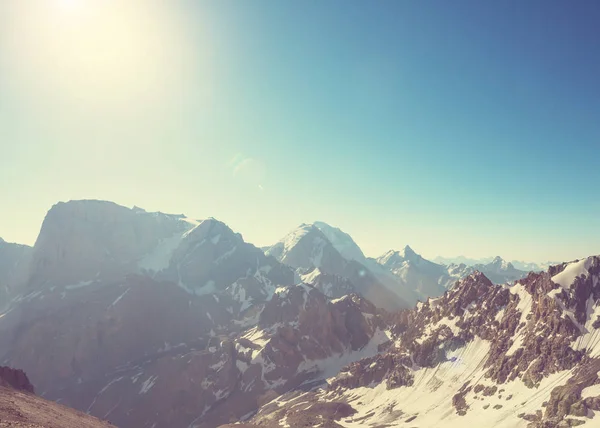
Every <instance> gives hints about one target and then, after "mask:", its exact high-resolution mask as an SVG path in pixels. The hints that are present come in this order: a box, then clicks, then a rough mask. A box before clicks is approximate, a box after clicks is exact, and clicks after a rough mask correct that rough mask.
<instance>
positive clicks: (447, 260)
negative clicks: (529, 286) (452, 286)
mask: <svg viewBox="0 0 600 428" xmlns="http://www.w3.org/2000/svg"><path fill="white" fill-rule="evenodd" d="M433 261H434V262H436V263H439V264H443V265H447V266H448V265H461V264H464V265H466V266H475V265H488V264H490V263H492V262H493V261H494V257H484V258H481V259H473V258H469V257H465V256H458V257H440V256H438V257H436V258H435V259H433ZM510 263H511V264H512V265H513V266H514V267H515V268H516V269H518V270H522V271H525V272H541V271H544V270H547V269H548V267H550V266H554V265H557V264H560V262H545V263H534V262H524V261H520V260H511V261H510Z"/></svg>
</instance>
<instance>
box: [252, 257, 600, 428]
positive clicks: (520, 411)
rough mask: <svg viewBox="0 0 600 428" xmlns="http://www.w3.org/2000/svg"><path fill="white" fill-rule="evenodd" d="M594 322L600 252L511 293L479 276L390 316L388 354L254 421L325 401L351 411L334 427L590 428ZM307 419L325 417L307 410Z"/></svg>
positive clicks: (597, 353)
mask: <svg viewBox="0 0 600 428" xmlns="http://www.w3.org/2000/svg"><path fill="white" fill-rule="evenodd" d="M598 315H600V256H596V257H589V258H587V259H583V260H579V261H575V262H571V263H564V264H561V265H558V266H554V267H552V268H550V269H549V271H548V272H543V273H530V274H529V275H528V276H527V277H526V278H524V279H522V280H520V281H519V282H517V283H516V284H515V285H512V286H510V285H494V284H493V283H492V281H490V280H489V279H488V278H487V277H486V276H485V275H483V274H482V273H480V272H474V273H473V274H471V275H469V276H468V277H466V278H465V279H463V280H461V281H460V282H459V283H457V284H456V285H455V286H454V287H453V288H452V289H451V290H449V291H448V292H446V293H445V294H444V295H443V296H442V297H439V298H436V299H429V300H428V301H427V302H424V303H421V304H419V305H417V308H416V309H414V310H403V311H400V312H399V313H397V314H393V315H391V316H390V319H388V322H389V323H391V324H393V328H392V334H393V338H394V344H393V345H392V346H391V347H389V348H388V349H387V350H386V351H385V352H383V353H381V354H379V355H376V356H373V357H370V358H366V359H362V360H359V361H357V362H354V363H352V364H350V365H349V366H347V367H346V368H344V369H343V370H342V371H341V372H340V374H339V375H338V376H336V377H335V378H334V379H332V380H331V381H330V382H329V385H328V386H327V387H325V388H323V389H319V390H315V391H312V392H308V393H305V394H304V395H302V396H297V395H294V394H289V395H284V396H283V397H281V398H280V399H279V400H278V401H277V403H276V404H273V405H272V406H265V407H264V408H261V410H260V411H259V412H258V414H257V415H256V416H255V417H254V418H253V419H252V420H250V421H248V423H250V424H254V423H256V424H263V423H267V422H268V421H269V420H271V418H272V417H273V415H279V416H282V415H287V414H291V407H290V406H291V405H292V403H294V404H293V405H294V406H295V407H298V406H300V405H306V404H308V403H315V402H322V403H345V404H348V405H349V406H350V408H349V409H348V412H347V414H348V416H340V418H338V419H335V420H334V421H331V423H333V424H334V425H332V426H336V425H335V424H338V425H340V426H354V425H357V424H363V425H385V426H405V423H407V422H410V423H412V424H414V425H415V426H419V427H437V426H454V425H457V424H465V423H466V424H469V423H471V424H476V425H478V426H492V425H493V426H495V427H519V426H522V427H529V428H538V427H540V428H541V427H544V428H546V427H563V426H565V427H566V426H576V425H582V424H586V425H587V424H589V425H590V426H595V425H593V424H594V423H596V424H597V423H598V421H597V420H596V419H597V418H596V417H595V413H594V412H595V411H596V410H597V409H598V408H600V404H599V403H600V379H599V378H598V375H597V374H598V371H599V370H600V329H599V328H598V327H600V325H598V324H599V323H598V322H597V320H598ZM305 413H307V414H305V418H313V419H314V420H317V419H318V410H315V411H314V412H313V411H312V407H311V406H306V411H305ZM267 426H268V424H267Z"/></svg>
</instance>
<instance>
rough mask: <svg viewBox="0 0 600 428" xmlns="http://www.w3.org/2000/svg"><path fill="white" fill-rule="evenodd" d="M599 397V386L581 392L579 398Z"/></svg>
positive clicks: (589, 387)
mask: <svg viewBox="0 0 600 428" xmlns="http://www.w3.org/2000/svg"><path fill="white" fill-rule="evenodd" d="M592 397H600V384H598V385H592V386H588V387H587V388H584V389H583V390H582V391H581V398H584V399H585V398H592Z"/></svg>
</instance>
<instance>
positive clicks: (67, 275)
mask: <svg viewBox="0 0 600 428" xmlns="http://www.w3.org/2000/svg"><path fill="white" fill-rule="evenodd" d="M315 236H317V237H323V234H322V233H321V232H320V231H319V230H318V229H316V230H315ZM324 243H325V244H327V243H326V242H325V241H324ZM329 245H330V244H329ZM323 248H324V251H325V252H328V251H330V250H329V249H325V247H323ZM302 257H305V260H306V259H307V258H308V257H312V253H310V254H308V255H306V254H303V253H302V252H301V251H293V252H292V254H291V255H290V259H289V260H294V258H295V259H296V260H303V259H302ZM338 257H339V253H337V250H335V249H334V248H333V247H331V254H330V255H329V256H325V257H324V258H323V259H322V260H324V261H327V262H328V263H331V264H332V265H335V263H336V260H338V262H339V266H338V268H339V273H341V274H342V275H343V278H345V279H340V276H336V275H334V276H331V275H330V274H324V276H320V275H317V272H316V271H315V272H312V273H313V278H312V281H313V282H312V284H304V283H303V282H302V281H301V280H300V279H299V278H298V274H297V272H295V271H294V269H292V268H291V267H289V266H286V265H284V264H282V263H280V262H279V261H278V260H277V259H276V258H274V257H271V256H269V255H265V254H264V253H263V251H261V250H260V249H258V248H256V247H254V246H253V245H251V244H248V243H246V242H244V240H243V238H242V236H241V235H239V234H237V233H235V232H233V231H232V230H231V229H230V228H229V227H227V226H226V225H225V224H223V223H221V222H219V221H217V220H215V219H208V220H204V221H196V220H191V219H188V218H186V217H184V216H182V215H167V214H162V213H148V212H146V211H144V210H142V209H139V208H134V209H128V208H125V207H121V206H118V205H116V204H113V203H109V202H101V201H75V202H69V203H61V204H57V205H56V206H54V207H53V208H52V209H51V210H50V211H49V213H48V215H47V217H46V219H45V221H44V224H43V226H42V230H41V232H40V236H39V238H38V240H37V241H36V244H35V246H34V248H33V249H32V250H31V263H30V265H28V266H29V268H30V269H29V270H28V271H27V275H26V276H25V279H24V280H23V283H22V285H21V287H20V288H19V293H18V294H17V295H16V296H15V297H14V298H13V299H11V302H10V305H9V306H8V308H7V310H6V311H5V312H3V313H2V315H1V316H0V361H2V363H3V364H9V365H11V366H14V367H19V368H21V369H24V370H25V371H26V372H27V373H28V375H29V376H30V378H31V379H32V382H33V383H34V384H35V385H36V388H37V390H38V391H40V392H41V393H42V394H43V396H44V397H45V398H47V399H51V400H60V402H61V403H64V404H67V405H69V406H72V407H74V408H76V409H79V410H81V411H84V412H87V413H90V414H92V415H95V416H98V417H101V418H105V419H110V420H111V421H112V422H114V423H115V424H116V425H118V426H121V427H123V428H127V427H144V426H146V427H154V428H160V427H175V428H177V427H214V426H217V425H219V424H223V423H227V422H229V421H231V420H238V419H240V418H242V417H243V416H244V415H246V414H248V413H251V412H254V411H256V409H257V408H258V407H259V406H260V405H261V404H263V403H266V402H268V401H270V400H271V399H272V398H274V397H277V396H278V395H279V394H281V393H284V392H287V391H290V390H293V389H296V388H299V387H302V388H308V387H309V385H313V384H315V383H316V384H318V383H321V382H323V379H324V378H325V377H329V376H333V375H335V374H336V373H337V372H338V371H339V369H340V368H341V367H342V366H343V365H344V364H347V363H350V362H352V361H355V360H357V359H360V358H363V357H366V356H372V355H375V354H376V353H377V352H378V351H379V350H381V349H382V347H383V346H384V344H385V343H389V332H388V331H387V329H386V325H385V323H384V321H383V319H382V316H381V315H380V314H379V311H378V310H377V308H376V307H375V306H374V305H373V304H371V303H370V302H368V301H367V300H365V299H364V298H363V297H361V296H359V295H357V294H351V293H354V292H355V291H356V290H355V287H356V289H359V290H364V289H366V288H367V286H368V285H369V281H373V282H374V281H375V280H374V279H373V278H372V276H368V275H365V274H364V273H363V272H362V269H363V268H362V267H361V265H360V264H359V263H358V262H354V261H352V262H350V261H347V260H346V259H343V258H341V257H339V258H338ZM329 281H334V282H335V281H338V282H336V286H337V287H329V288H328V286H329ZM307 282H309V281H308V279H307ZM382 287H383V286H382ZM333 288H336V289H337V291H336V293H333V294H332V293H329V294H330V296H331V297H328V296H326V295H325V294H324V293H326V292H327V290H329V291H331V290H332V289H333ZM385 291H386V292H387V293H388V294H389V295H391V296H392V297H393V294H392V293H391V292H389V290H387V289H385ZM332 297H334V298H332ZM384 300H386V299H385V298H384ZM388 300H389V299H388ZM17 383H18V382H17ZM65 426H68V425H65ZM80 426H85V425H80ZM90 426H91V425H90Z"/></svg>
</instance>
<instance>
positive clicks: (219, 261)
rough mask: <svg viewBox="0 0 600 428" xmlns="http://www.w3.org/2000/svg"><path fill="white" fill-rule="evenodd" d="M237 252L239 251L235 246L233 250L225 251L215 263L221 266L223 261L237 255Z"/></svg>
mask: <svg viewBox="0 0 600 428" xmlns="http://www.w3.org/2000/svg"><path fill="white" fill-rule="evenodd" d="M235 250H237V245H234V246H233V247H231V249H229V250H227V251H225V252H224V253H223V254H221V255H220V256H219V257H217V258H216V259H215V260H214V263H215V264H219V263H221V262H222V261H223V260H226V259H227V258H228V257H229V256H231V255H232V254H233V253H235Z"/></svg>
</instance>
